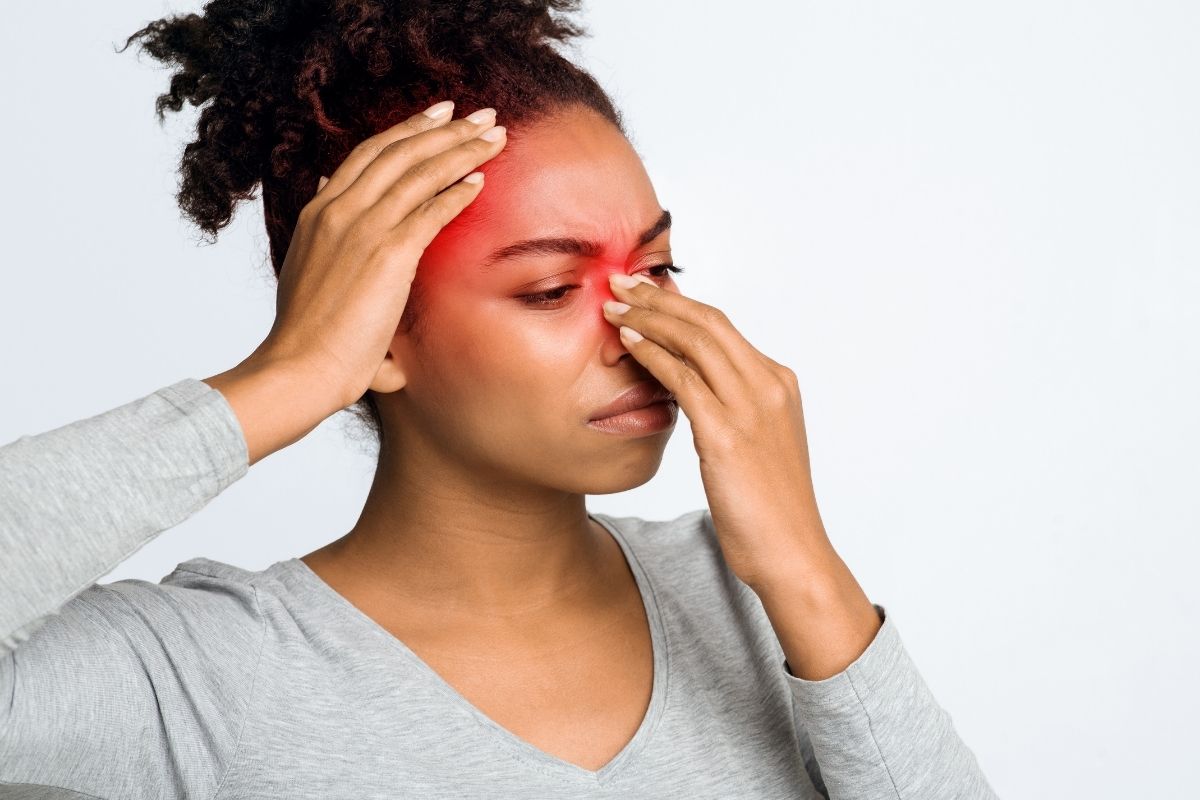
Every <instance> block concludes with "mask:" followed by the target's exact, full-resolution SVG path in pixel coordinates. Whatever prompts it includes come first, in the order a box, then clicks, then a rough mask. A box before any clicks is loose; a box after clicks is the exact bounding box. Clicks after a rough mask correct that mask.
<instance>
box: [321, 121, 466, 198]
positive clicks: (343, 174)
mask: <svg viewBox="0 0 1200 800" xmlns="http://www.w3.org/2000/svg"><path fill="white" fill-rule="evenodd" d="M453 113H454V103H453V101H450V100H443V101H442V102H440V103H437V104H435V105H432V106H430V107H429V108H427V109H425V110H424V111H422V112H421V113H419V114H414V115H412V116H411V117H409V118H408V119H406V120H404V121H403V122H400V123H397V124H396V125H393V126H392V127H390V128H388V129H387V130H383V131H380V132H379V133H377V134H375V135H374V136H370V137H368V138H366V139H364V140H362V141H361V142H359V143H358V144H357V145H355V147H354V149H353V150H351V151H350V154H349V155H348V156H346V158H345V160H343V161H342V163H341V164H340V165H338V168H337V169H336V170H334V172H333V175H331V176H329V187H328V188H329V191H328V192H327V193H325V194H327V195H328V197H326V198H325V199H324V202H325V203H328V202H329V201H331V200H332V199H333V198H334V197H337V196H338V195H340V194H341V193H342V192H343V191H345V190H346V189H347V188H348V187H349V186H351V185H352V184H353V183H354V181H355V180H356V179H357V178H358V176H359V175H360V174H362V171H363V170H364V169H366V167H367V166H368V165H369V164H370V163H371V162H372V161H374V160H375V157H376V156H378V155H379V153H381V152H382V151H383V150H384V148H386V147H387V146H388V145H390V144H392V143H394V142H396V141H399V140H402V139H406V138H408V137H410V136H416V135H417V134H419V133H423V132H425V131H428V130H432V129H434V128H438V127H440V126H442V125H445V124H446V123H447V122H449V121H450V119H451V117H452V116H453Z"/></svg>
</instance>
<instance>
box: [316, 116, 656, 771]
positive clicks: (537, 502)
mask: <svg viewBox="0 0 1200 800" xmlns="http://www.w3.org/2000/svg"><path fill="white" fill-rule="evenodd" d="M481 169H482V171H484V172H485V173H486V176H487V178H486V184H485V188H484V189H483V190H482V192H481V194H480V196H479V197H478V198H476V200H475V201H474V202H473V203H472V204H471V206H469V207H468V208H467V209H466V210H465V211H464V212H463V213H462V214H460V215H459V216H458V217H457V218H456V219H455V220H454V221H453V222H452V223H451V224H449V225H447V226H446V227H445V228H444V229H443V230H442V231H441V233H440V234H439V235H438V236H437V237H436V238H435V239H434V241H433V242H432V243H431V244H430V246H429V247H428V248H426V250H425V253H424V255H423V256H422V259H421V262H420V266H419V270H418V276H419V279H420V280H421V281H422V282H423V285H424V306H423V322H424V330H423V331H422V332H421V333H420V335H419V336H418V335H411V334H406V333H404V332H400V331H398V332H397V335H396V336H395V338H394V339H393V341H392V344H391V347H390V349H389V352H388V357H387V360H386V362H385V365H384V367H383V369H385V370H391V371H392V372H393V373H394V374H393V375H391V376H390V378H391V379H397V385H400V386H401V389H400V390H399V391H395V392H392V393H389V394H385V395H381V396H380V398H379V399H380V403H379V405H380V411H381V416H382V418H383V424H384V437H385V445H384V447H383V448H382V449H381V452H380V459H379V467H378V470H377V472H376V476H375V480H374V483H373V484H372V487H371V490H370V493H369V495H368V497H367V500H366V503H365V505H364V508H363V510H362V514H361V515H360V517H359V519H358V521H357V523H356V524H355V526H354V527H353V528H352V529H351V530H350V531H349V532H348V533H347V534H346V535H345V536H343V537H342V538H340V539H338V540H337V541H335V542H332V543H330V544H329V545H327V546H325V547H322V548H320V549H318V550H316V551H314V552H313V553H310V554H308V555H306V556H304V557H303V558H302V560H303V561H304V562H305V563H306V564H307V565H308V566H309V567H310V568H311V569H313V571H314V572H316V573H317V574H318V575H319V576H320V577H322V578H323V579H324V580H326V582H328V583H329V584H330V585H331V586H333V588H334V589H336V590H337V591H338V592H339V593H341V594H342V595H344V596H346V597H347V599H348V600H350V601H351V602H352V603H353V604H355V605H356V606H357V607H359V608H360V609H361V610H362V611H363V612H364V613H366V614H367V615H368V616H370V617H372V618H373V619H375V620H376V621H377V622H379V624H380V625H381V626H383V627H384V628H385V629H387V630H389V631H391V632H393V633H394V634H395V635H397V636H398V637H399V638H400V639H402V640H403V641H404V642H405V643H406V644H407V645H408V646H409V647H410V648H411V649H413V650H414V652H416V653H417V654H418V655H419V656H421V657H422V658H423V659H424V660H425V661H426V662H427V663H429V664H430V665H431V666H432V667H433V668H434V669H435V670H436V671H437V672H438V674H439V675H441V676H442V677H443V678H445V679H446V680H447V682H449V683H450V684H451V685H452V686H454V687H455V688H456V689H458V690H459V691H460V692H461V693H462V694H463V695H464V696H465V697H466V698H467V699H468V700H470V701H471V702H473V703H474V704H475V705H476V706H477V707H479V708H480V709H481V710H483V711H484V712H485V713H487V714H488V715H489V716H491V717H492V718H493V719H495V720H496V721H497V722H499V723H500V724H501V725H503V726H504V727H506V728H508V729H510V730H513V731H514V732H515V733H517V734H518V735H521V736H522V737H523V738H526V739H528V740H530V741H532V742H534V743H535V744H537V745H538V746H540V747H542V749H544V750H547V751H548V752H551V753H554V754H557V755H559V756H560V757H563V758H566V759H567V760H571V761H573V762H574V763H577V764H580V765H581V766H587V767H588V768H598V767H599V766H600V765H602V764H603V763H606V762H607V761H608V760H609V759H610V758H611V757H612V756H613V755H615V754H616V752H617V751H619V749H620V748H621V746H623V745H624V744H625V742H627V741H628V739H629V738H631V737H632V735H633V733H634V732H635V730H636V728H637V726H638V724H639V723H640V721H641V718H642V716H643V714H644V712H645V709H646V706H647V704H648V701H649V695H650V685H651V680H652V671H651V662H652V658H651V655H652V653H651V648H650V638H649V627H648V624H647V621H646V618H645V613H644V608H643V605H642V601H641V597H640V595H639V594H638V591H637V587H636V583H635V582H634V578H633V575H632V573H631V572H630V570H629V568H628V565H627V563H626V562H625V559H624V556H623V554H622V553H621V552H620V550H619V547H618V546H617V544H616V542H615V541H614V540H613V539H612V537H611V535H609V534H608V532H607V531H605V530H604V529H603V528H601V527H600V526H599V525H596V524H594V523H592V522H591V521H590V520H589V519H588V518H587V508H586V505H585V495H587V494H606V493H612V492H621V491H625V490H628V489H631V488H634V487H636V486H640V485H642V484H643V483H645V482H647V481H648V480H650V478H651V477H652V476H653V475H654V474H655V472H657V470H658V467H659V464H660V462H661V459H662V455H663V450H664V448H665V447H666V444H667V440H668V438H669V437H670V435H671V433H672V432H673V430H674V424H672V426H671V427H669V428H667V429H666V430H663V431H660V432H657V433H652V434H648V435H643V436H640V437H630V436H614V435H611V434H607V433H604V432H601V431H597V430H594V429H592V428H589V427H588V426H587V425H586V420H587V419H588V417H589V416H591V414H592V412H594V411H595V410H596V409H597V408H598V407H600V406H603V405H605V404H607V403H608V402H610V401H611V400H612V399H613V398H614V397H615V396H616V395H618V394H619V393H620V392H621V391H622V390H624V389H626V388H628V387H629V386H630V385H632V384H633V383H635V382H637V381H641V380H645V379H648V378H652V377H653V376H652V375H651V373H650V372H649V371H648V370H647V369H646V368H645V367H644V366H642V365H641V364H640V363H638V361H637V360H636V359H634V358H633V357H632V356H631V354H630V353H629V351H628V350H627V349H626V348H625V346H624V345H623V343H622V341H621V339H620V335H619V332H618V329H617V327H615V326H614V325H612V324H611V323H610V322H609V321H607V320H606V319H605V316H604V313H603V309H602V304H603V302H604V301H605V300H611V299H613V297H614V295H613V292H612V289H611V288H610V286H609V283H608V276H609V275H610V274H613V273H626V274H641V275H645V276H648V277H650V278H651V279H652V280H654V281H655V283H656V284H657V285H658V286H660V287H662V288H664V289H666V290H668V291H672V292H678V288H677V287H676V286H675V283H674V281H673V280H672V279H671V277H669V275H667V276H666V277H663V273H665V272H666V270H663V269H652V268H653V267H654V266H655V265H659V264H665V263H670V262H671V251H670V231H669V229H668V230H665V231H663V232H662V233H661V234H660V235H659V236H657V237H656V238H655V239H654V240H652V241H651V242H649V243H647V244H645V245H642V246H639V245H638V244H637V239H638V237H639V234H641V233H642V232H643V231H644V230H646V229H647V228H649V227H650V226H651V225H652V224H653V223H654V222H655V221H657V220H658V219H659V217H660V215H661V214H662V211H663V207H662V205H661V204H660V203H659V201H658V198H657V196H656V195H655V192H654V188H653V186H652V184H651V182H650V179H649V176H648V175H647V173H646V171H645V168H644V166H643V164H642V162H641V159H640V158H639V157H638V155H637V153H636V152H635V151H634V149H633V147H632V146H631V145H630V143H629V142H628V141H627V140H626V139H625V138H624V136H623V135H622V134H621V133H620V132H619V131H618V130H617V129H616V128H615V127H614V126H613V125H611V124H610V123H609V122H608V121H607V120H604V119H603V118H602V117H600V116H598V115H596V114H595V113H593V112H591V111H590V110H585V109H582V108H576V109H572V110H570V111H567V112H563V113H560V114H558V115H556V116H555V117H553V118H550V119H547V120H544V121H542V122H540V123H537V124H535V125H532V126H529V127H524V128H522V129H521V131H520V134H519V136H518V135H517V132H515V131H514V132H512V133H511V134H510V137H509V144H508V146H507V147H506V149H505V151H504V152H503V153H501V155H500V156H498V157H496V158H494V159H493V160H491V161H489V162H487V163H486V164H485V165H484V166H483V167H482V168H481ZM517 198H519V201H517V200H516V199H517ZM560 235H561V236H574V237H578V238H583V239H588V240H595V241H597V242H600V243H602V245H603V248H602V251H601V252H600V253H599V254H597V255H595V256H578V255H564V254H554V255H536V256H522V257H520V258H518V259H514V260H510V261H505V262H501V263H500V264H498V265H497V266H496V267H495V268H494V269H492V270H489V271H483V270H481V269H480V265H481V264H482V263H483V261H484V259H485V258H486V256H487V255H488V254H489V253H491V252H492V251H493V250H495V249H496V248H499V247H502V246H504V245H508V244H510V243H512V242H514V241H516V240H521V239H527V238H535V237H543V236H560ZM560 286H573V287H578V288H572V289H570V290H569V291H567V292H565V293H564V292H557V293H554V294H551V295H550V299H549V301H548V302H547V303H546V304H544V305H528V304H526V303H525V302H523V301H522V300H521V299H520V297H519V296H520V295H529V294H535V293H538V292H546V291H548V290H551V289H555V288H557V287H560ZM555 298H559V299H555ZM589 676H590V679H589ZM497 681H501V682H506V681H508V682H511V685H507V686H503V687H498V686H497ZM503 697H514V698H517V700H518V701H519V705H518V704H517V703H512V704H506V703H505V701H504V700H503V699H502V698H503ZM581 708H583V709H592V710H593V711H592V713H593V717H594V718H589V724H588V725H585V726H583V727H584V728H585V729H588V728H590V731H589V733H588V740H587V741H581V740H579V739H578V736H579V734H578V731H579V730H580V709H581Z"/></svg>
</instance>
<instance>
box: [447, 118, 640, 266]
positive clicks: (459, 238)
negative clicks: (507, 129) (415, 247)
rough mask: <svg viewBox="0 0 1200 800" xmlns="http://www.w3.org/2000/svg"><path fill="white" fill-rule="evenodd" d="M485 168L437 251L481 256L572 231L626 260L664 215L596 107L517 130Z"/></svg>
mask: <svg viewBox="0 0 1200 800" xmlns="http://www.w3.org/2000/svg"><path fill="white" fill-rule="evenodd" d="M500 122H501V124H502V123H503V120H501V121H500ZM480 169H481V171H482V172H484V173H485V175H486V179H485V182H484V188H483V189H482V190H481V193H480V195H479V197H477V198H476V199H475V201H474V202H473V203H472V204H471V205H470V206H468V207H467V208H466V209H465V210H464V211H463V212H462V213H461V214H460V215H459V216H458V217H457V218H456V219H455V220H454V221H453V222H452V223H451V224H450V225H448V226H446V228H444V229H443V230H442V232H441V234H439V236H438V238H437V239H435V242H434V243H432V244H431V249H441V250H443V252H445V251H446V250H449V249H453V250H454V251H455V255H456V256H457V258H472V259H478V260H482V258H483V257H484V255H485V254H486V253H490V252H491V251H492V250H493V249H495V248H497V247H501V246H504V245H506V244H509V243H510V242H512V241H515V240H519V239H530V238H537V237H549V236H572V237H578V238H582V239H589V240H595V241H597V242H601V243H603V245H604V247H605V250H606V253H605V255H606V256H612V257H619V258H624V257H625V256H626V255H627V254H628V253H629V251H630V250H631V249H632V248H634V247H636V246H637V238H638V236H639V234H641V232H642V231H644V230H645V229H646V228H647V227H648V226H649V225H651V224H652V223H653V222H654V221H655V220H657V219H658V217H659V215H660V214H661V213H662V208H661V206H660V204H659V202H658V198H657V196H656V195H655V192H654V187H653V185H652V184H651V182H650V177H649V175H647V173H646V169H645V166H644V165H643V164H642V160H641V157H640V156H638V154H637V152H636V151H635V150H634V149H633V146H632V145H631V144H630V143H629V141H628V140H627V139H626V138H625V137H624V135H622V134H621V132H620V131H619V130H618V129H617V128H616V126H614V125H613V124H612V123H611V122H609V121H608V120H606V119H604V118H603V117H601V116H600V115H599V114H596V113H595V112H592V111H590V110H583V109H579V110H572V111H568V112H563V113H560V114H557V115H555V116H553V117H550V118H547V119H544V120H541V121H539V122H537V123H534V124H533V125H530V126H524V127H521V128H519V129H516V130H514V131H513V132H512V134H511V135H510V137H509V142H508V144H507V145H506V146H505V149H504V150H503V151H501V153H500V155H498V156H497V157H496V158H494V159H492V160H491V161H488V162H487V163H485V164H483V165H482V166H481V167H480ZM435 245H436V248H435Z"/></svg>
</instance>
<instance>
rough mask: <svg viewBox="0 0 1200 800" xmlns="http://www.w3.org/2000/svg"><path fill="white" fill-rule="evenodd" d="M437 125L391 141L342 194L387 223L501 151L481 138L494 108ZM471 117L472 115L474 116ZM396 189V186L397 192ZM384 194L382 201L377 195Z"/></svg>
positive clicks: (346, 200) (491, 124) (490, 128)
mask: <svg viewBox="0 0 1200 800" xmlns="http://www.w3.org/2000/svg"><path fill="white" fill-rule="evenodd" d="M482 111H483V112H486V113H482V114H479V112H476V113H477V114H479V116H476V115H475V114H472V115H471V116H469V117H464V118H463V119H457V120H454V121H453V122H450V123H448V124H447V125H444V126H441V127H439V128H436V129H431V130H428V131H423V132H422V133H421V134H419V135H416V136H412V137H408V138H405V139H399V140H397V141H395V142H392V143H391V144H389V145H388V146H387V147H385V148H384V150H383V151H382V152H381V153H380V154H379V155H378V156H377V157H376V158H375V160H374V161H372V162H371V163H370V164H368V165H367V166H366V168H365V169H364V170H363V171H362V174H361V175H360V176H359V178H358V180H356V181H355V182H354V185H353V186H351V187H350V188H349V189H348V190H347V191H346V192H345V193H344V197H343V198H342V202H344V203H345V204H347V205H350V206H352V207H353V208H354V209H355V210H357V211H358V212H359V213H365V212H367V210H368V209H370V210H371V213H372V214H375V213H376V208H374V207H376V206H378V207H379V208H378V213H379V215H380V216H382V218H383V221H384V222H386V224H387V227H389V228H390V227H392V226H393V225H395V224H396V223H397V222H399V221H400V220H401V219H403V218H404V216H405V215H406V214H407V213H408V212H410V211H412V209H414V208H416V207H417V206H418V205H420V204H421V203H423V202H425V201H426V200H428V199H429V198H430V197H432V196H433V195H435V194H437V193H438V192H440V191H441V190H442V189H445V188H446V187H447V186H449V185H450V184H452V183H454V182H455V181H457V180H459V179H460V178H462V177H463V176H464V175H466V174H467V173H468V172H471V171H472V170H473V169H475V168H476V167H478V166H479V165H480V164H481V163H482V162H484V161H486V160H487V159H489V158H491V157H492V156H494V155H496V154H497V153H499V152H500V149H501V148H500V147H499V146H496V142H494V141H489V140H484V139H480V138H479V136H480V135H481V134H483V133H485V132H488V131H494V130H499V131H500V132H501V133H500V134H489V135H500V136H501V139H503V138H504V136H503V135H502V134H503V132H504V129H503V127H502V126H496V125H495V121H496V116H495V111H494V110H492V109H482ZM472 117H475V119H474V120H473V119H472ZM397 189H399V192H398V193H397ZM385 195H387V196H389V197H388V200H387V202H386V203H385V204H384V205H381V201H382V200H383V198H384V196H385Z"/></svg>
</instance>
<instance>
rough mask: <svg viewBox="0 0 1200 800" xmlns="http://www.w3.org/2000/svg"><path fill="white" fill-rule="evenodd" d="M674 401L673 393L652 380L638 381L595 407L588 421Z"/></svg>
mask: <svg viewBox="0 0 1200 800" xmlns="http://www.w3.org/2000/svg"><path fill="white" fill-rule="evenodd" d="M674 402H675V395H673V394H672V393H671V392H668V391H667V390H666V388H665V387H664V386H663V385H662V384H661V383H659V382H658V381H656V380H654V379H653V378H651V379H649V380H644V381H639V382H638V383H635V384H633V385H632V386H630V387H628V388H626V389H625V390H624V391H622V392H621V393H620V394H618V395H617V396H616V397H615V398H613V399H612V400H611V401H610V402H609V403H607V404H606V405H604V406H602V407H600V408H598V409H596V410H595V411H593V412H592V414H591V416H590V417H588V422H596V421H598V420H604V419H609V418H610V417H616V416H620V415H621V414H625V413H628V412H630V411H637V410H638V409H642V408H646V407H647V406H650V405H653V404H654V403H664V404H670V403H674Z"/></svg>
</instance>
